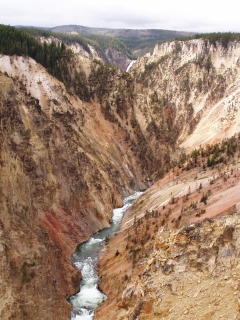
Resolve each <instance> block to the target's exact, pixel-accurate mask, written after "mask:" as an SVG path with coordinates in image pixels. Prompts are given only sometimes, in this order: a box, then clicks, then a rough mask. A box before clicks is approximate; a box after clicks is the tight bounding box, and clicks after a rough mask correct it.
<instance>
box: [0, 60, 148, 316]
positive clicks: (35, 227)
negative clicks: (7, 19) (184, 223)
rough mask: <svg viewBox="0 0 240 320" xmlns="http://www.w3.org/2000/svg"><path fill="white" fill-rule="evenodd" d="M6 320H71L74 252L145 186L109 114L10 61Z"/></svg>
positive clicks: (4, 80) (4, 150) (5, 97)
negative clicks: (135, 191)
mask: <svg viewBox="0 0 240 320" xmlns="http://www.w3.org/2000/svg"><path fill="white" fill-rule="evenodd" d="M0 68H1V70H2V71H3V72H4V73H2V74H1V77H0V83H1V100H0V101H1V109H0V112H1V124H0V129H1V136H0V139H1V144H0V146H1V152H0V155H1V167H0V185H1V190H0V191H1V193H0V203H1V251H2V257H3V263H2V265H1V268H2V270H1V283H2V284H3V286H2V290H1V309H0V314H1V318H2V319H8V318H11V316H13V317H15V318H16V319H26V318H28V319H30V318H38V317H39V318H44V319H53V318H54V317H55V316H57V317H58V319H66V318H68V317H69V315H70V305H69V304H68V303H67V302H66V297H68V296H70V295H71V294H73V293H74V292H76V291H77V290H78V288H79V277H80V276H79V274H78V272H77V271H76V270H75V268H74V267H73V265H72V264H71V254H72V252H73V251H74V248H75V247H76V245H77V244H79V243H80V242H82V241H84V240H86V239H87V238H88V237H89V236H90V235H91V234H92V233H94V232H96V231H97V230H98V229H100V228H103V227H106V226H109V222H110V221H111V216H112V209H113V207H116V206H121V205H122V200H121V198H122V197H123V196H124V195H126V194H129V193H130V192H133V190H134V188H141V187H144V183H143V181H142V179H141V176H140V173H139V171H138V169H137V165H136V164H135V161H134V158H133V156H132V155H131V153H129V152H128V151H126V149H127V145H126V146H124V137H123V138H122V137H121V134H119V135H115V131H116V128H117V125H116V124H115V125H114V124H109V123H108V121H106V120H105V119H104V117H103V115H102V112H101V108H100V106H99V105H98V104H97V103H95V104H87V103H83V102H82V101H80V100H79V99H78V98H76V96H70V95H69V94H68V93H67V92H66V89H65V87H64V86H63V85H62V84H61V83H60V82H58V81H57V80H56V79H55V78H53V77H51V76H50V75H49V74H48V73H47V72H46V71H45V70H44V68H42V67H41V66H40V65H38V64H37V63H36V62H35V61H34V60H32V59H29V58H26V57H9V56H1V58H0Z"/></svg>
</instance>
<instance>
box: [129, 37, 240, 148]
mask: <svg viewBox="0 0 240 320" xmlns="http://www.w3.org/2000/svg"><path fill="white" fill-rule="evenodd" d="M239 58H240V44H239V42H237V41H235V42H231V43H229V44H228V46H223V44H221V43H220V42H215V43H211V42H210V41H208V40H203V39H198V40H189V41H175V42H170V43H165V44H162V45H161V46H158V45H157V46H156V47H155V50H154V53H153V54H152V55H146V56H145V57H143V58H141V59H138V61H137V62H136V63H135V64H134V65H133V67H132V68H131V73H132V74H133V75H134V76H135V77H136V81H137V83H139V84H142V86H139V87H138V86H137V88H139V89H138V90H137V93H138V94H137V97H136V104H137V106H138V120H139V122H140V125H141V127H142V128H145V129H146V134H148V135H150V134H151V133H154V132H155V133H157V135H156V137H157V141H162V139H169V140H170V141H171V139H172V140H173V141H174V140H175V139H176V140H177V143H178V145H179V146H180V147H184V148H188V149H191V148H192V147H198V146H200V145H201V144H202V145H204V144H206V143H214V142H218V141H220V140H221V139H224V138H227V137H230V136H232V135H233V134H234V133H235V132H238V131H239V112H238V105H239V71H240V69H239V66H240V65H239V63H240V59H239ZM164 118H165V121H163V119H164ZM166 136H167V137H166ZM152 143H155V144H156V141H154V140H152Z"/></svg>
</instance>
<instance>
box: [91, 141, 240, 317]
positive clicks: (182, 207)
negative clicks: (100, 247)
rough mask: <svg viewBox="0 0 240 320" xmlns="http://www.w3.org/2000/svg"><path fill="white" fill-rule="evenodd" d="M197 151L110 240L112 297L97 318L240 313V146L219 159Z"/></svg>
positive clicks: (106, 262) (107, 264)
mask: <svg viewBox="0 0 240 320" xmlns="http://www.w3.org/2000/svg"><path fill="white" fill-rule="evenodd" d="M230 141H232V139H230V140H229V142H230ZM236 141H239V137H238V138H236ZM224 143H227V142H226V141H225V142H223V143H222V144H221V145H223V144H224ZM231 143H232V142H231ZM237 144H238V142H237ZM208 147H209V146H207V147H206V150H207V149H208ZM218 147H219V146H218ZM215 148H216V146H215ZM202 150H203V149H202ZM195 152H196V150H195ZM195 152H192V153H191V155H192V157H193V158H192V157H191V156H189V157H187V158H186V159H185V164H184V165H182V164H179V166H176V167H174V168H173V169H172V170H171V171H169V172H168V173H167V174H165V176H164V178H163V179H161V180H159V181H158V182H156V183H155V184H153V185H152V187H151V188H149V189H148V190H146V191H145V193H144V194H143V195H142V196H141V197H140V198H139V199H137V200H136V201H135V202H134V203H133V205H132V207H131V209H130V210H129V211H128V212H127V213H126V214H125V216H124V218H123V220H122V226H121V230H120V231H119V232H118V233H117V234H115V235H114V236H113V237H112V238H110V240H109V242H108V244H107V247H106V248H105V250H104V252H103V253H102V256H101V259H100V263H99V273H100V276H101V282H100V287H101V289H102V291H103V292H104V293H105V294H106V295H107V296H108V299H107V300H106V301H104V302H103V303H102V304H101V305H100V306H99V307H98V309H97V311H96V316H95V318H96V319H104V316H105V315H106V313H107V314H108V315H109V317H110V318H112V319H136V317H138V319H173V318H174V319H192V318H197V319H221V317H222V318H226V317H229V318H230V319H238V318H239V303H238V301H239V297H240V294H239V290H238V289H237V288H238V281H239V277H238V274H239V273H238V268H239V257H238V255H239V241H238V238H239V235H238V232H239V221H240V220H239V213H240V207H239V203H240V195H239V186H240V180H239V179H240V176H239V169H240V167H239V150H238V149H236V152H235V154H234V153H233V154H232V155H231V156H230V157H229V156H227V152H226V150H225V151H224V152H223V153H221V156H222V160H223V162H220V163H217V164H210V163H209V164H207V159H208V158H210V159H212V154H205V156H203V154H204V152H202V155H199V156H197V158H195V161H194V154H195ZM190 163H192V165H191V166H190V165H189V164H190Z"/></svg>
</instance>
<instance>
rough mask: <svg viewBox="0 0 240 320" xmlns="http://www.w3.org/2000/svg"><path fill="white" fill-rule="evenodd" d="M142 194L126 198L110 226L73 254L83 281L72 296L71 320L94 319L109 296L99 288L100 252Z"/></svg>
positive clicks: (114, 213)
mask: <svg viewBox="0 0 240 320" xmlns="http://www.w3.org/2000/svg"><path fill="white" fill-rule="evenodd" d="M141 194H142V192H141V191H137V192H135V193H134V194H133V195H131V196H129V197H127V198H126V199H125V200H124V206H123V207H122V208H117V209H114V210H113V222H112V224H111V226H110V227H109V228H106V229H103V230H101V231H99V232H97V233H96V234H94V235H93V236H92V237H91V238H90V239H89V240H88V241H87V242H84V243H82V244H80V245H79V246H78V248H77V250H76V252H75V253H74V255H73V262H74V264H75V265H76V267H77V268H78V269H79V270H81V273H82V277H83V279H82V281H81V284H80V289H81V290H80V292H79V293H78V294H76V295H75V296H72V297H71V299H70V301H71V303H72V305H73V311H72V315H71V320H92V319H93V316H94V310H95V309H96V307H97V306H98V305H99V303H100V302H102V301H103V300H105V299H107V297H106V296H105V295H104V294H103V293H102V292H101V291H99V290H98V285H97V284H98V280H99V278H98V274H97V272H96V264H97V262H98V254H99V251H100V250H101V248H103V245H104V241H105V239H106V237H107V236H109V235H110V234H112V233H113V232H115V231H117V230H119V224H120V221H121V219H122V216H123V214H124V213H125V211H126V210H127V209H128V208H129V207H130V206H131V205H132V202H133V200H135V199H137V198H138V197H139V196H140V195H141Z"/></svg>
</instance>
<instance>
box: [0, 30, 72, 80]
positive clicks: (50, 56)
mask: <svg viewBox="0 0 240 320" xmlns="http://www.w3.org/2000/svg"><path fill="white" fill-rule="evenodd" d="M0 53H2V54H6V55H14V54H16V55H18V56H20V55H26V56H29V57H31V58H33V59H34V60H36V61H37V62H38V63H40V64H41V65H42V66H43V67H45V68H46V69H47V71H48V72H49V73H51V74H52V75H53V76H55V77H56V78H57V79H59V80H60V81H62V82H65V79H66V78H68V73H69V71H68V67H67V62H69V61H70V57H71V55H72V52H71V50H69V49H66V46H65V44H64V43H63V42H62V43H61V44H56V43H55V42H52V43H51V44H47V43H46V42H44V43H43V44H41V43H40V42H38V41H37V40H36V39H35V38H34V37H33V36H32V35H30V34H28V33H26V32H24V31H22V30H18V29H16V28H14V27H11V26H4V25H0Z"/></svg>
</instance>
